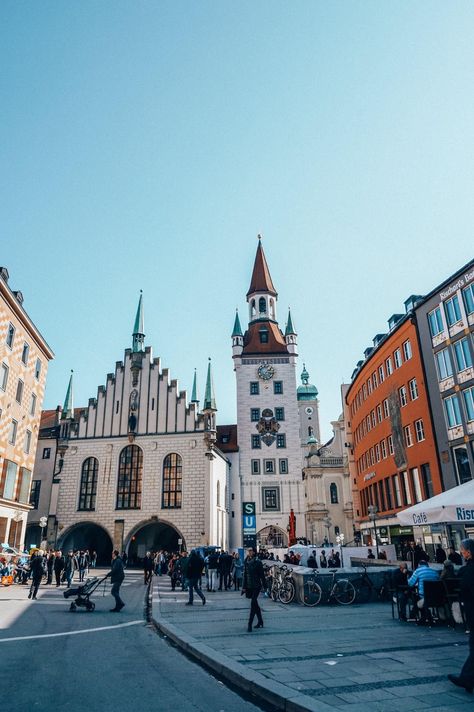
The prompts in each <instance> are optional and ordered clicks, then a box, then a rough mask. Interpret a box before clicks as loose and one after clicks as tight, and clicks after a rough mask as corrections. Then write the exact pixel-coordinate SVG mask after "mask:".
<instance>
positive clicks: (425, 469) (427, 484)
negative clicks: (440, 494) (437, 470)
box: [421, 462, 434, 499]
mask: <svg viewBox="0 0 474 712" xmlns="http://www.w3.org/2000/svg"><path fill="white" fill-rule="evenodd" d="M421 479H422V480H423V487H424V489H425V497H426V498H427V499H429V498H430V497H433V495H434V489H433V481H432V479H431V470H430V466H429V464H428V463H427V462H426V463H425V464H424V465H422V466H421Z"/></svg>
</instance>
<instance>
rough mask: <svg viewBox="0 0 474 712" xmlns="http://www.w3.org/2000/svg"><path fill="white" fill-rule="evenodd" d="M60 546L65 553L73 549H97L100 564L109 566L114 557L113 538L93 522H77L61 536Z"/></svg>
mask: <svg viewBox="0 0 474 712" xmlns="http://www.w3.org/2000/svg"><path fill="white" fill-rule="evenodd" d="M58 548H60V549H62V551H63V553H65V552H68V551H70V550H71V549H72V550H73V551H77V550H82V551H84V550H85V549H88V550H89V551H90V552H92V551H96V552H97V563H98V564H99V565H104V566H108V565H109V564H110V561H111V559H112V548H113V547H112V539H111V538H110V536H109V534H108V533H107V532H106V531H105V529H103V528H102V527H101V526H99V525H98V524H93V523H92V522H83V523H82V524H76V525H75V526H73V527H71V528H70V529H68V530H67V531H66V532H65V534H63V535H61V536H60V538H59V540H58Z"/></svg>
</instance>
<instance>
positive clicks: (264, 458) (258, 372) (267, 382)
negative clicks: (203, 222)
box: [230, 235, 305, 546]
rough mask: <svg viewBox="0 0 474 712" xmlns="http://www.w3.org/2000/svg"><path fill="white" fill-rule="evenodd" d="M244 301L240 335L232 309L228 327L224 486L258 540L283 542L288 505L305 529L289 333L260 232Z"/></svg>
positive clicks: (236, 523)
mask: <svg viewBox="0 0 474 712" xmlns="http://www.w3.org/2000/svg"><path fill="white" fill-rule="evenodd" d="M246 299H247V306H248V325H247V328H246V330H245V331H244V332H243V330H242V327H241V323H240V319H239V315H238V312H237V313H236V316H235V320H234V326H233V330H232V358H233V361H234V371H235V375H236V382H237V384H236V385H237V432H238V450H239V451H238V466H237V467H234V466H233V467H232V468H231V472H232V481H231V491H232V494H233V495H234V496H235V498H236V499H237V500H238V501H242V502H254V503H255V509H256V517H257V541H258V543H259V544H261V545H263V546H265V545H268V546H271V545H272V543H273V544H275V545H278V544H281V545H285V544H287V539H288V535H287V526H288V523H289V516H290V511H291V510H292V509H293V510H294V513H295V515H296V532H297V536H298V537H301V536H304V531H305V515H304V506H305V502H304V488H303V483H302V467H303V459H302V450H301V443H300V424H299V413H298V402H297V394H296V375H295V373H296V365H297V358H298V353H297V335H296V331H295V329H294V326H293V320H292V315H291V313H290V312H288V319H287V322H286V328H285V333H283V331H282V330H281V329H280V326H279V324H278V318H277V302H278V292H277V290H276V288H275V285H274V283H273V279H272V276H271V273H270V269H269V266H268V263H267V259H266V256H265V251H264V248H263V244H262V237H261V235H258V245H257V251H256V255H255V260H254V264H253V269H252V275H251V279H250V286H249V289H248V291H247V294H246ZM230 522H231V527H232V529H231V541H233V542H234V544H235V545H236V544H237V543H240V544H242V531H241V517H240V516H239V517H234V518H233V519H231V520H230Z"/></svg>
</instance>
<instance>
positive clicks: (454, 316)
mask: <svg viewBox="0 0 474 712" xmlns="http://www.w3.org/2000/svg"><path fill="white" fill-rule="evenodd" d="M444 312H445V314H446V321H447V322H448V326H453V324H456V322H458V321H461V309H460V308H459V299H458V295H457V294H455V295H454V297H451V299H448V300H447V301H445V303H444Z"/></svg>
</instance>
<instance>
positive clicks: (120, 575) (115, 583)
mask: <svg viewBox="0 0 474 712" xmlns="http://www.w3.org/2000/svg"><path fill="white" fill-rule="evenodd" d="M107 576H108V577H109V576H110V583H111V584H112V588H111V589H110V593H111V594H112V596H113V597H114V598H115V608H111V609H110V612H111V613H120V611H121V610H122V608H123V607H124V606H125V603H124V602H123V601H122V599H121V598H120V586H121V585H122V581H123V580H124V578H125V572H124V568H123V561H122V559H121V558H120V555H119V552H118V551H117V549H114V550H113V552H112V566H111V569H110V571H109V573H108V574H107Z"/></svg>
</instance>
